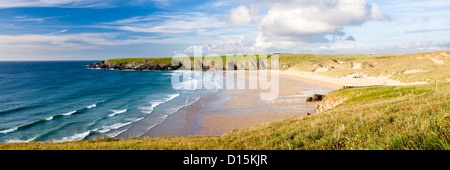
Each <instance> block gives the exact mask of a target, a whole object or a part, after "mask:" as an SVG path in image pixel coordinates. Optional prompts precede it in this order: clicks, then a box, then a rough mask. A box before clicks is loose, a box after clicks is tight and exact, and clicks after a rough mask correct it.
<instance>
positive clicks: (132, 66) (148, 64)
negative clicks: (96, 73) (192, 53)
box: [89, 60, 180, 71]
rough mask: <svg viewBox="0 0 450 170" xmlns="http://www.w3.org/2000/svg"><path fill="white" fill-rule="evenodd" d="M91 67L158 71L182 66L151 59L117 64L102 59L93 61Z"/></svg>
mask: <svg viewBox="0 0 450 170" xmlns="http://www.w3.org/2000/svg"><path fill="white" fill-rule="evenodd" d="M89 68H99V69H115V70H139V71H142V70H158V71H171V70H176V69H178V68H180V66H171V65H170V64H167V63H164V64H152V62H151V61H149V62H146V63H138V62H133V63H122V64H116V63H113V62H108V60H105V61H101V62H98V63H93V64H91V65H90V66H89Z"/></svg>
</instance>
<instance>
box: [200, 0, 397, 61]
mask: <svg viewBox="0 0 450 170" xmlns="http://www.w3.org/2000/svg"><path fill="white" fill-rule="evenodd" d="M250 6H251V8H248V7H246V6H244V5H241V6H239V7H236V8H233V9H231V11H230V16H229V19H230V23H231V24H233V25H238V26H239V25H247V24H250V23H253V24H256V28H254V29H255V30H256V34H254V37H251V36H250V37H249V36H247V37H246V39H245V41H243V39H242V38H241V39H228V40H222V41H216V42H212V43H206V44H204V45H203V47H204V49H205V50H207V51H210V52H216V53H222V54H225V53H235V52H236V51H237V52H238V53H245V52H247V51H248V52H250V53H259V52H271V51H276V50H277V49H278V50H279V51H285V50H288V49H292V48H301V47H307V46H311V44H313V45H314V46H317V44H321V45H322V46H325V47H328V45H330V44H333V43H334V42H337V43H340V42H345V41H355V38H354V37H353V36H352V35H349V34H347V33H346V32H345V31H344V27H348V26H359V25H362V24H363V23H365V22H367V21H389V20H391V17H390V16H389V15H387V14H385V13H383V12H382V11H381V10H380V8H379V7H378V5H377V4H368V3H366V1H365V0H322V1H314V2H311V1H308V0H280V1H258V3H257V4H250ZM256 9H258V10H256ZM244 42H245V43H244ZM330 42H331V43H330ZM335 49H337V48H335ZM252 50H253V51H252Z"/></svg>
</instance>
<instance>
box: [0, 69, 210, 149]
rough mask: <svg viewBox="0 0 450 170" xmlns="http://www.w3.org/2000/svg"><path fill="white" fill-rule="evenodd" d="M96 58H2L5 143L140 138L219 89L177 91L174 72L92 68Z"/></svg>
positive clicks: (0, 113)
mask: <svg viewBox="0 0 450 170" xmlns="http://www.w3.org/2000/svg"><path fill="white" fill-rule="evenodd" d="M93 62H95V61H27V62H22V61H21V62H18V61H17V62H0V143H8V142H29V141H46V142H48V141H53V142H62V141H72V140H83V139H90V138H99V137H117V138H120V137H138V136H140V135H142V134H144V133H145V132H147V131H148V130H149V129H150V128H152V127H154V126H155V125H157V124H160V123H161V122H163V121H164V120H165V118H166V117H167V116H168V115H170V114H173V113H175V112H176V111H178V110H179V109H180V108H182V107H185V106H188V105H190V104H192V103H195V102H196V101H198V100H199V99H200V98H201V97H203V96H205V95H208V94H211V93H214V92H215V91H216V90H206V89H195V90H176V89H174V88H173V87H172V85H171V77H172V74H174V73H173V72H163V71H117V70H99V69H89V68H88V65H89V64H92V63H93ZM194 81H195V80H194Z"/></svg>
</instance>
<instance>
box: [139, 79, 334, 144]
mask: <svg viewBox="0 0 450 170" xmlns="http://www.w3.org/2000/svg"><path fill="white" fill-rule="evenodd" d="M256 74H257V73H256V71H247V72H246V75H245V76H242V75H241V76H238V75H235V77H236V78H237V79H239V80H240V81H241V82H242V81H245V82H246V88H245V89H233V90H228V89H221V90H219V91H218V92H216V93H214V94H211V95H209V96H206V97H204V98H202V99H200V100H199V101H198V102H196V103H194V104H192V105H190V106H188V107H186V108H183V109H180V110H179V111H178V112H177V113H174V114H172V115H170V116H168V117H167V119H166V121H164V122H163V123H162V124H160V125H157V126H155V127H154V128H152V129H150V130H149V131H148V132H147V133H145V134H144V135H142V137H167V136H199V135H223V134H228V133H230V132H231V131H232V130H233V129H241V128H247V127H252V126H255V125H259V124H263V123H268V122H273V121H277V120H283V119H288V118H294V117H299V116H305V115H307V112H309V113H315V112H316V108H317V105H318V104H319V103H318V102H309V103H306V102H305V100H306V97H308V96H311V95H312V94H315V93H318V94H326V93H328V92H330V91H333V90H335V89H339V88H341V87H342V86H340V85H336V84H332V83H327V82H324V81H317V80H312V79H307V78H302V79H300V78H299V77H296V76H295V75H291V74H283V73H280V74H279V75H278V76H277V77H278V79H279V82H280V83H279V95H278V98H276V99H275V100H268V101H266V100H261V98H260V94H261V93H264V92H268V91H269V90H262V89H260V88H258V89H249V83H248V82H249V81H255V80H257V77H258V76H256ZM269 81H270V79H269Z"/></svg>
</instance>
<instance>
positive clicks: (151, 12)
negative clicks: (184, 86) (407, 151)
mask: <svg viewBox="0 0 450 170" xmlns="http://www.w3.org/2000/svg"><path fill="white" fill-rule="evenodd" d="M449 9H450V1H448V0H421V1H418V0H381V1H375V0H128V1H124V0H0V60H104V59H111V58H138V57H172V56H174V55H177V54H187V55H189V56H193V55H194V54H193V49H194V47H195V46H197V47H201V49H202V55H203V56H206V55H226V54H263V53H264V54H270V53H307V54H405V53H419V52H429V51H441V50H446V51H450V42H449V41H450V10H449Z"/></svg>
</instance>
